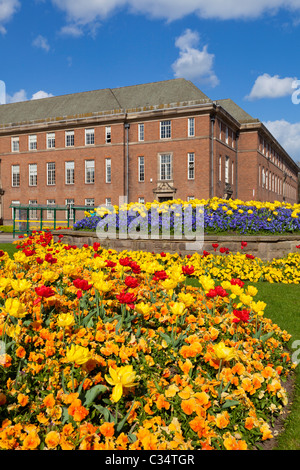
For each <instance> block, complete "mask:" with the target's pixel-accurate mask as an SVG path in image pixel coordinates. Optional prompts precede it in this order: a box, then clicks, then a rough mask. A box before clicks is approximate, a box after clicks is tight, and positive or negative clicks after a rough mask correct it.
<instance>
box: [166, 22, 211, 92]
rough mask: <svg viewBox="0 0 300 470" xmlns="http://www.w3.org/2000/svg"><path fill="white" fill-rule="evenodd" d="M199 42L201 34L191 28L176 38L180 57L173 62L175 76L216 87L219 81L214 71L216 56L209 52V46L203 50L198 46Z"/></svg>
mask: <svg viewBox="0 0 300 470" xmlns="http://www.w3.org/2000/svg"><path fill="white" fill-rule="evenodd" d="M198 43H199V34H198V33H197V32H196V31H191V30H190V29H187V30H186V31H185V32H184V33H183V34H182V35H181V36H179V37H178V38H177V39H176V42H175V46H176V47H178V48H179V57H178V59H177V60H176V61H175V62H174V63H173V64H172V68H173V70H174V76H175V77H176V78H186V79H187V80H194V81H196V82H201V83H205V84H208V85H210V86H212V87H215V86H216V85H218V83H219V80H218V78H217V76H216V74H215V73H214V71H213V62H214V58H215V56H214V54H209V53H208V52H207V46H204V47H203V49H202V50H200V49H198V48H196V46H197V45H198Z"/></svg>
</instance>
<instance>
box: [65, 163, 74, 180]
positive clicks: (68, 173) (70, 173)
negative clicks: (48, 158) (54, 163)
mask: <svg viewBox="0 0 300 470" xmlns="http://www.w3.org/2000/svg"><path fill="white" fill-rule="evenodd" d="M70 164H72V166H70ZM68 166H70V167H69V168H68ZM65 184H67V185H72V184H75V162H74V160H69V161H66V162H65Z"/></svg>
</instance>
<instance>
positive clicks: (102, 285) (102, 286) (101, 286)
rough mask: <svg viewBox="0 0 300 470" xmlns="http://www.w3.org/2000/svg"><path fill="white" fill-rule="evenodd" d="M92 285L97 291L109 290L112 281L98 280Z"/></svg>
mask: <svg viewBox="0 0 300 470" xmlns="http://www.w3.org/2000/svg"><path fill="white" fill-rule="evenodd" d="M94 287H95V288H96V289H97V290H98V291H99V292H103V293H105V292H109V291H110V290H111V289H112V283H111V282H107V281H103V280H100V281H98V282H95V283H94Z"/></svg>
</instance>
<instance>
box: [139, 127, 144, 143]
mask: <svg viewBox="0 0 300 470" xmlns="http://www.w3.org/2000/svg"><path fill="white" fill-rule="evenodd" d="M138 132H139V137H138V138H139V141H143V140H144V137H145V128H144V124H139V131H138Z"/></svg>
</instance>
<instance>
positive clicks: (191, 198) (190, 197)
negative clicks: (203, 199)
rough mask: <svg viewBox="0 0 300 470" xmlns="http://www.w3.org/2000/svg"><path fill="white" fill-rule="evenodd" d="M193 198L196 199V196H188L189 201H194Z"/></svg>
mask: <svg viewBox="0 0 300 470" xmlns="http://www.w3.org/2000/svg"><path fill="white" fill-rule="evenodd" d="M193 199H195V196H188V197H187V200H188V201H192V200H193Z"/></svg>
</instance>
